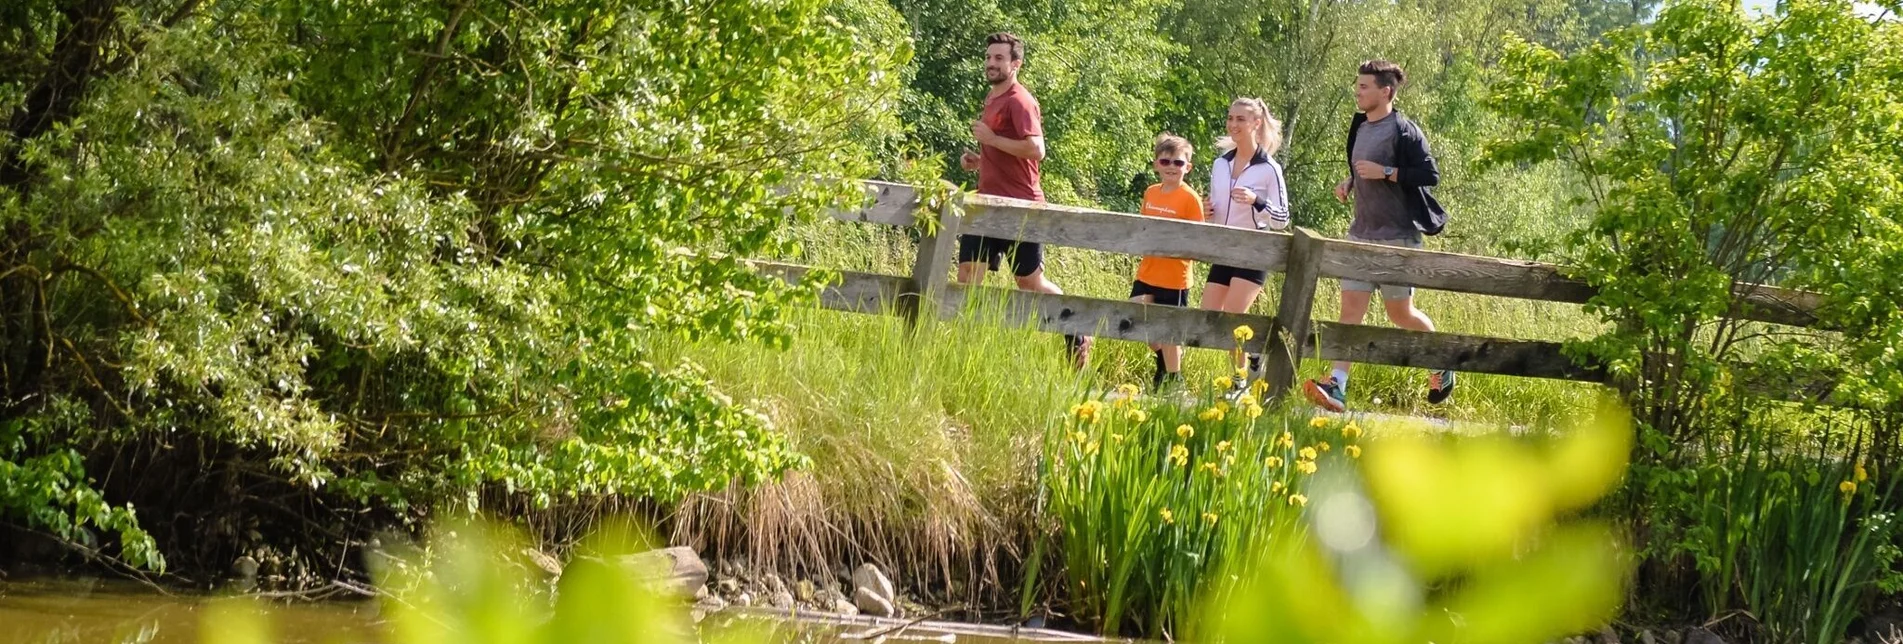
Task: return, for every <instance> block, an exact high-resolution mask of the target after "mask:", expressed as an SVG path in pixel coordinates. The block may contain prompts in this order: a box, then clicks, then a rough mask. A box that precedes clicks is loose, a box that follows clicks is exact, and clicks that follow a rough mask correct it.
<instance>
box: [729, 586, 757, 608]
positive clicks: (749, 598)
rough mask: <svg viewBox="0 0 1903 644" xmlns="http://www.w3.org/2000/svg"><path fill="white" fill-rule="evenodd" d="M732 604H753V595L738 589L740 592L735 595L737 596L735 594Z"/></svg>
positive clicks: (743, 605)
mask: <svg viewBox="0 0 1903 644" xmlns="http://www.w3.org/2000/svg"><path fill="white" fill-rule="evenodd" d="M733 605H735V606H742V607H745V606H752V605H753V595H749V594H747V592H746V591H744V590H743V591H740V594H739V595H737V596H735V597H734V598H733Z"/></svg>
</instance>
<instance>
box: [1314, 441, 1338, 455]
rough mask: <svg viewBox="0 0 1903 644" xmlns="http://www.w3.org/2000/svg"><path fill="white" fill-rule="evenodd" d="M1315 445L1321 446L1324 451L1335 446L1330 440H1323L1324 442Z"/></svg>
mask: <svg viewBox="0 0 1903 644" xmlns="http://www.w3.org/2000/svg"><path fill="white" fill-rule="evenodd" d="M1315 446H1316V447H1319V448H1321V449H1322V451H1324V452H1326V451H1328V450H1329V449H1332V448H1333V447H1334V446H1333V445H1329V444H1328V441H1322V442H1319V443H1316V444H1315Z"/></svg>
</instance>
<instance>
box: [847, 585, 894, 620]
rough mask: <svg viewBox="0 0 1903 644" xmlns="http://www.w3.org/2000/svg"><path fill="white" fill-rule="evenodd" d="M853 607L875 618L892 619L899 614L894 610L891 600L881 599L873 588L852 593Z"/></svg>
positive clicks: (862, 587) (862, 588)
mask: <svg viewBox="0 0 1903 644" xmlns="http://www.w3.org/2000/svg"><path fill="white" fill-rule="evenodd" d="M852 605H853V606H857V607H858V608H859V610H862V611H865V613H866V614H867V615H871V616H873V617H891V616H892V615H893V614H894V613H896V612H897V611H896V610H894V609H893V607H892V601H891V600H888V599H886V598H884V597H880V596H879V595H878V593H876V592H874V591H873V590H872V589H871V588H867V587H864V586H861V587H859V588H858V589H856V590H854V591H852Z"/></svg>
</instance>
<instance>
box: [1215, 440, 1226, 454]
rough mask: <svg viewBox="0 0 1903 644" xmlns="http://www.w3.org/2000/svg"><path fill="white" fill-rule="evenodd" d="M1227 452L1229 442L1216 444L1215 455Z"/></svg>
mask: <svg viewBox="0 0 1903 644" xmlns="http://www.w3.org/2000/svg"><path fill="white" fill-rule="evenodd" d="M1227 451H1229V441H1222V442H1220V443H1216V453H1217V454H1221V453H1223V452H1227Z"/></svg>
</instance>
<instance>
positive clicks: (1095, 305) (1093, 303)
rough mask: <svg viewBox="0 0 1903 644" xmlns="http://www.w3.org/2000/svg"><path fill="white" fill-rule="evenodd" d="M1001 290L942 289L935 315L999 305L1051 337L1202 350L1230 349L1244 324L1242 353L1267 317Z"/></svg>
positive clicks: (1254, 347) (1257, 345)
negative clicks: (971, 303)
mask: <svg viewBox="0 0 1903 644" xmlns="http://www.w3.org/2000/svg"><path fill="white" fill-rule="evenodd" d="M1001 291H1002V289H997V288H986V287H968V286H959V285H951V286H948V287H946V289H945V297H944V301H943V302H942V303H941V308H940V309H939V311H940V316H941V317H947V318H949V317H955V316H957V315H958V314H959V313H960V312H961V311H964V310H965V308H966V303H967V301H968V300H971V299H973V298H977V299H978V301H979V302H980V304H979V306H983V304H982V303H984V302H997V301H1002V302H1003V303H1004V310H1003V311H1002V312H1001V315H1003V316H1004V319H1005V320H1023V321H1025V322H1027V323H1029V324H1031V325H1032V326H1034V327H1036V328H1038V329H1040V330H1043V331H1049V332H1052V333H1067V334H1080V335H1093V336H1097V337H1099V338H1115V339H1118V340H1130V341H1133V342H1169V343H1171V344H1180V345H1183V346H1190V347H1201V348H1204V349H1223V350H1227V349H1232V348H1234V347H1235V346H1236V339H1235V329H1236V327H1238V326H1248V327H1250V328H1251V329H1253V330H1254V331H1255V338H1254V339H1251V340H1250V341H1249V342H1247V343H1245V344H1244V345H1243V350H1245V351H1250V352H1256V351H1261V350H1262V347H1263V341H1264V339H1266V338H1267V337H1268V329H1269V325H1270V324H1271V319H1270V318H1268V317H1264V316H1260V315H1245V314H1237V313H1223V312H1219V311H1204V310H1202V309H1189V308H1178V307H1174V306H1158V305H1155V304H1140V303H1137V302H1130V301H1126V300H1102V299H1096V298H1089V297H1080V296H1076V295H1051V294H1048V293H1032V292H1028V291H1008V292H1001Z"/></svg>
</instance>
